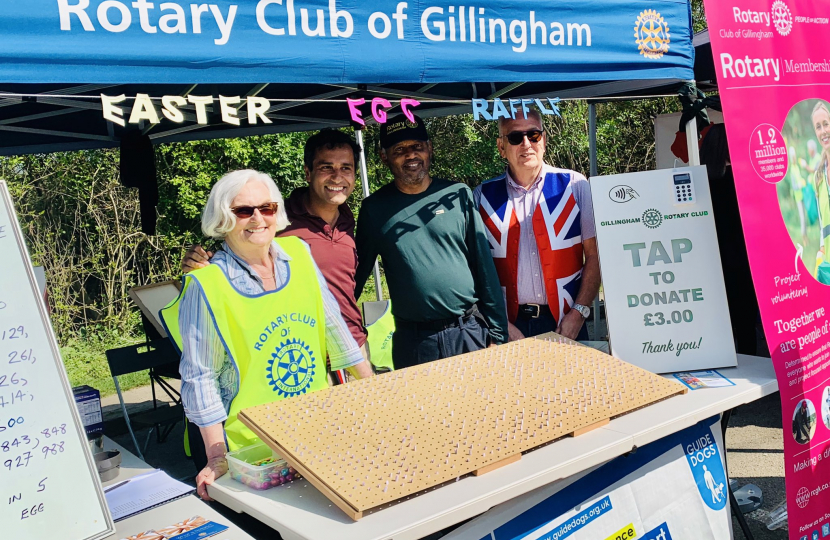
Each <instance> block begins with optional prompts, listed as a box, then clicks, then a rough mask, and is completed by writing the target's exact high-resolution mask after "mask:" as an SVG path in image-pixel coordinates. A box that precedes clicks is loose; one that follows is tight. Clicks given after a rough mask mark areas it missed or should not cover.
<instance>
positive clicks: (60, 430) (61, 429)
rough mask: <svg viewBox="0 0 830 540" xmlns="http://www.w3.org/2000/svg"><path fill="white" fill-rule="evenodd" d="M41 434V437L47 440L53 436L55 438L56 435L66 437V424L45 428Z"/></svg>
mask: <svg viewBox="0 0 830 540" xmlns="http://www.w3.org/2000/svg"><path fill="white" fill-rule="evenodd" d="M41 433H43V436H44V437H46V438H47V439H48V438H50V437H52V436H53V435H54V436H55V437H57V436H58V435H66V424H61V425H60V426H58V427H53V428H46V429H44V430H43V431H41Z"/></svg>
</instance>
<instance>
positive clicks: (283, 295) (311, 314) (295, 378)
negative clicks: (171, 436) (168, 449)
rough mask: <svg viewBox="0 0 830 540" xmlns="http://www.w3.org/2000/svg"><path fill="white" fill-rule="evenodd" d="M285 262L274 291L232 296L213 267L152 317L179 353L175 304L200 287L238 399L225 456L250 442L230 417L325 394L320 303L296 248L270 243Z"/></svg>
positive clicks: (304, 255) (308, 264)
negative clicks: (283, 279)
mask: <svg viewBox="0 0 830 540" xmlns="http://www.w3.org/2000/svg"><path fill="white" fill-rule="evenodd" d="M275 241H276V242H277V243H278V244H279V245H280V247H281V248H282V249H283V251H285V252H286V253H287V254H288V256H289V257H291V261H289V263H288V281H287V282H286V283H285V284H284V285H283V286H282V287H281V288H280V289H277V290H274V291H268V292H265V293H261V294H257V295H247V294H243V293H240V292H239V291H237V290H236V289H235V288H234V287H233V286H232V285H231V284H230V282H229V281H228V278H227V276H226V275H225V273H224V272H223V271H222V269H221V268H220V267H219V266H217V265H209V266H207V267H205V268H201V269H199V270H195V271H193V272H191V273H189V274H186V275H185V276H184V278H183V283H182V291H181V293H180V294H179V297H178V298H176V300H174V301H173V302H172V303H171V304H170V305H168V306H167V307H165V308H163V309H162V310H161V311H160V315H161V318H162V321H163V322H164V324H165V326H166V327H167V333H168V335H169V336H170V337H171V339H172V340H173V341H174V343H175V344H176V346H177V347H179V350H181V346H182V339H181V333H180V332H179V302H180V300H181V298H182V295H183V294H184V293H185V291H186V290H187V288H188V286H189V285H190V284H191V283H192V282H193V281H197V282H198V283H199V285H201V288H202V292H203V294H204V299H205V302H206V303H207V305H208V309H209V311H210V315H211V318H212V319H213V324H214V326H215V328H216V329H217V331H218V333H219V337H220V339H221V340H222V344H223V345H224V346H225V351H226V352H227V354H228V358H229V359H230V361H231V362H232V363H233V365H234V368H236V371H237V373H238V375H239V391H238V392H237V394H236V396H235V397H234V399H233V401H232V402H231V405H230V410H229V411H228V419H227V420H226V421H225V435H226V437H227V440H228V448H229V449H230V450H237V449H239V448H242V447H243V446H247V445H249V444H253V443H255V442H258V441H259V439H258V438H257V437H256V435H254V433H253V432H252V431H251V430H250V429H248V428H247V427H245V426H244V425H242V423H241V422H240V421H239V420H238V418H237V416H238V414H239V411H241V410H242V409H245V408H247V407H255V406H257V405H262V404H264V403H271V402H273V401H278V400H281V399H285V398H289V397H292V396H296V395H299V394H305V393H306V392H313V391H316V390H320V389H323V388H327V387H328V378H327V376H326V346H325V344H326V339H325V326H326V325H325V313H324V311H323V296H322V293H321V292H320V286H319V283H318V281H317V274H316V272H315V270H314V264H313V262H312V259H311V255H310V254H309V253H308V250H307V249H306V248H305V246H303V243H302V240H300V239H299V238H295V237H284V238H278V239H276V240H275Z"/></svg>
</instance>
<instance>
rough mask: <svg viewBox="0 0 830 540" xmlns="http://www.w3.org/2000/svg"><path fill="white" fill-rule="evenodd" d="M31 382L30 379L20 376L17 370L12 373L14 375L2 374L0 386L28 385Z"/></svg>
mask: <svg viewBox="0 0 830 540" xmlns="http://www.w3.org/2000/svg"><path fill="white" fill-rule="evenodd" d="M27 384H29V381H27V380H26V379H24V378H23V377H18V376H17V372H14V373H12V376H11V377H9V376H8V375H0V388H3V387H4V386H9V385H11V386H26V385H27Z"/></svg>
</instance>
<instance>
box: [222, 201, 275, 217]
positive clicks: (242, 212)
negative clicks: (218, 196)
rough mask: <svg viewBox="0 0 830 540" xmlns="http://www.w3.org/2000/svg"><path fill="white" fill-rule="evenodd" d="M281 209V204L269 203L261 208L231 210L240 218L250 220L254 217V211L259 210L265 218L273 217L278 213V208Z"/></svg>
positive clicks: (260, 206) (240, 207) (234, 208)
mask: <svg viewBox="0 0 830 540" xmlns="http://www.w3.org/2000/svg"><path fill="white" fill-rule="evenodd" d="M279 207H280V203H275V202H269V203H265V204H261V205H259V206H234V207H233V208H231V212H233V213H234V215H235V216H236V217H239V218H249V217H251V216H253V215H254V210H259V213H260V214H262V215H263V216H273V215H274V214H276V213H277V208H279Z"/></svg>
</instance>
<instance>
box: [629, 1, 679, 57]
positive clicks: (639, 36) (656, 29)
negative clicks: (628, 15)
mask: <svg viewBox="0 0 830 540" xmlns="http://www.w3.org/2000/svg"><path fill="white" fill-rule="evenodd" d="M634 37H635V38H636V41H637V47H638V48H639V49H640V54H642V55H643V56H645V57H646V58H662V56H663V55H664V54H666V53H667V52H669V43H670V42H671V35H670V34H669V25H668V23H666V20H665V19H663V16H662V15H660V14H659V13H658V12H656V11H654V10H653V9H647V10H645V11H643V12H642V13H640V16H639V17H637V21H636V22H635V23H634Z"/></svg>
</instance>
